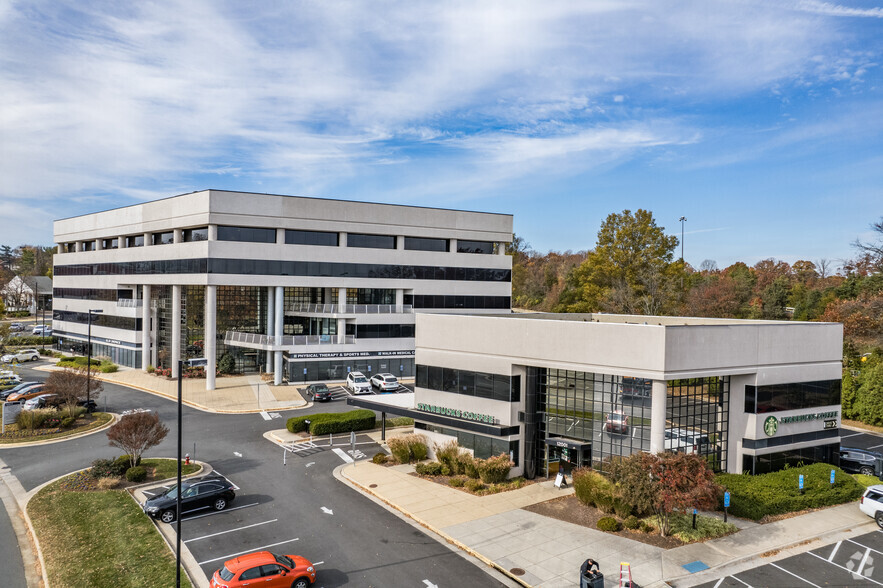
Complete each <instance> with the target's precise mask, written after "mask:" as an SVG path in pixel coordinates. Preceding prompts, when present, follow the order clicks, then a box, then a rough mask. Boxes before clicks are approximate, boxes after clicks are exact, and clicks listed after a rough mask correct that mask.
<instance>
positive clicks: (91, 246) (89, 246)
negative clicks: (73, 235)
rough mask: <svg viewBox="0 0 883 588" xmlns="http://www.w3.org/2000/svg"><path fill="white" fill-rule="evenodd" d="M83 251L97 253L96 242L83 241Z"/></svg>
mask: <svg viewBox="0 0 883 588" xmlns="http://www.w3.org/2000/svg"><path fill="white" fill-rule="evenodd" d="M83 251H95V241H83Z"/></svg>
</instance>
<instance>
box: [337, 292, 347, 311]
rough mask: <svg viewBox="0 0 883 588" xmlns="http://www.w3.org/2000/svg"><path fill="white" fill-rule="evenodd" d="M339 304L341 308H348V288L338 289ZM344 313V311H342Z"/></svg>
mask: <svg viewBox="0 0 883 588" xmlns="http://www.w3.org/2000/svg"><path fill="white" fill-rule="evenodd" d="M337 303H338V304H339V305H341V306H346V288H338V289H337ZM340 310H341V312H343V309H342V308H341V309H340Z"/></svg>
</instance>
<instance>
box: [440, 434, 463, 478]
mask: <svg viewBox="0 0 883 588" xmlns="http://www.w3.org/2000/svg"><path fill="white" fill-rule="evenodd" d="M433 447H434V449H435V459H437V460H438V461H439V462H441V463H443V464H444V465H446V466H448V470H450V471H451V473H452V474H457V473H459V467H460V464H459V463H458V462H457V457H458V456H459V455H460V446H459V445H458V444H457V441H456V440H454V441H448V442H447V443H445V444H443V445H439V444H438V443H436V444H435V445H434V446H433Z"/></svg>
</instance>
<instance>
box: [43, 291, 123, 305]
mask: <svg viewBox="0 0 883 588" xmlns="http://www.w3.org/2000/svg"><path fill="white" fill-rule="evenodd" d="M128 292H130V293H131V291H128ZM119 293H120V291H119V290H117V289H115V288H114V289H107V288H53V289H52V296H53V297H55V298H66V299H69V300H105V301H107V302H116V301H117V299H118V298H122V296H120V295H119ZM130 297H131V296H130Z"/></svg>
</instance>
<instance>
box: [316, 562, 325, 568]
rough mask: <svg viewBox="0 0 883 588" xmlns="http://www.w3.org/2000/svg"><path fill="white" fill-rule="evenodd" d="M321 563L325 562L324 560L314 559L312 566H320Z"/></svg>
mask: <svg viewBox="0 0 883 588" xmlns="http://www.w3.org/2000/svg"><path fill="white" fill-rule="evenodd" d="M323 563H325V562H324V561H314V562H313V566H314V567H315V566H321V565H322V564H323Z"/></svg>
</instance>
